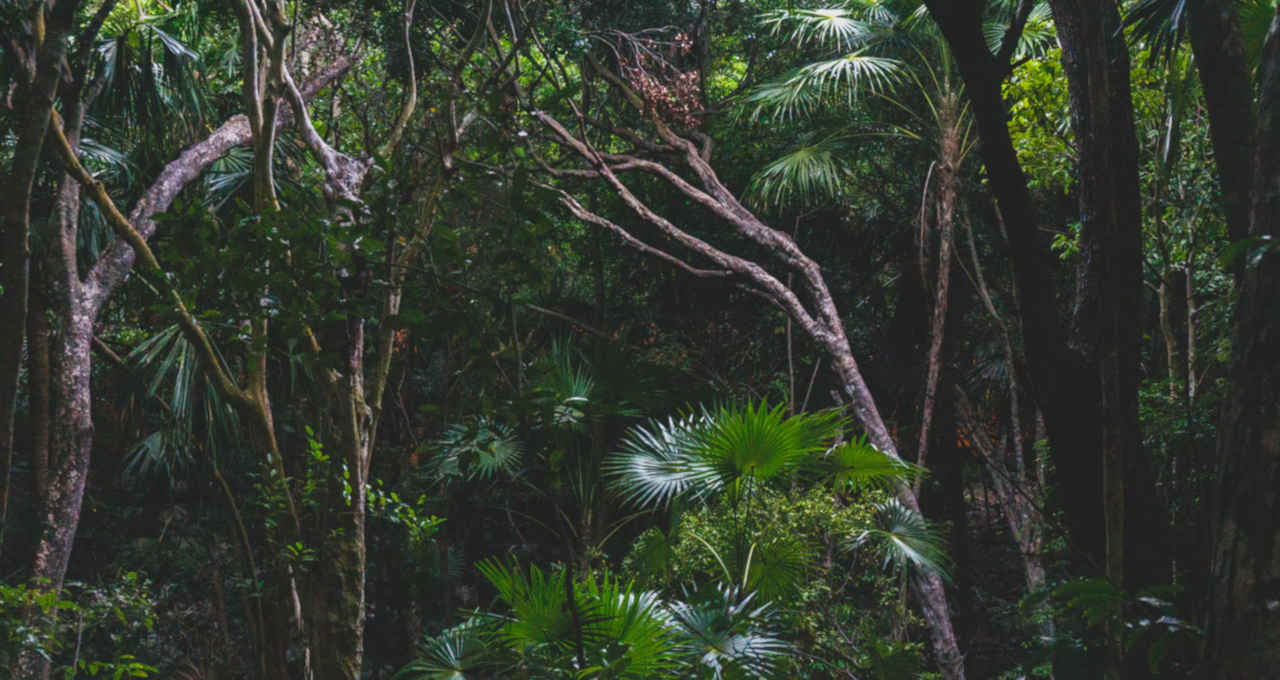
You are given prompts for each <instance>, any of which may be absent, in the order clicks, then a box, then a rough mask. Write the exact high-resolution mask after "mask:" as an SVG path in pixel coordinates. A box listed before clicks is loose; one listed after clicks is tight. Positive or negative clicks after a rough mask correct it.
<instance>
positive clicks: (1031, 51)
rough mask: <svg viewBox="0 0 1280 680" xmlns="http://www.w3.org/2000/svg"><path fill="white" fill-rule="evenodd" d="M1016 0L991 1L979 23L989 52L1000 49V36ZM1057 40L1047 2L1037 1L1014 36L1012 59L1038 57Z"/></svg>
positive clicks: (1015, 10)
mask: <svg viewBox="0 0 1280 680" xmlns="http://www.w3.org/2000/svg"><path fill="white" fill-rule="evenodd" d="M1017 7H1018V3H1017V2H1008V1H1006V2H999V3H993V5H992V7H991V11H990V12H989V14H988V16H987V20H986V21H985V22H983V24H982V33H983V36H984V37H986V40H987V49H989V50H991V53H992V54H996V53H998V52H999V51H1000V47H1001V44H1002V43H1003V42H1004V35H1005V32H1006V30H1007V29H1008V27H1009V22H1010V21H1012V20H1013V16H1014V13H1015V12H1017ZM1057 43H1058V35H1057V33H1056V32H1055V30H1054V27H1053V14H1052V12H1051V11H1050V9H1049V3H1047V2H1043V1H1041V2H1037V3H1036V4H1035V5H1034V6H1033V7H1032V8H1031V13H1030V14H1028V15H1027V23H1026V24H1024V25H1023V27H1022V33H1021V34H1020V35H1019V36H1018V44H1017V45H1015V46H1014V50H1013V58H1014V59H1025V58H1028V57H1035V56H1040V55H1042V54H1044V53H1045V52H1047V51H1048V50H1049V49H1050V48H1052V47H1053V46H1054V45H1056V44H1057Z"/></svg>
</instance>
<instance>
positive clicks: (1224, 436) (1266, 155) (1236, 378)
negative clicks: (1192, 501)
mask: <svg viewBox="0 0 1280 680" xmlns="http://www.w3.org/2000/svg"><path fill="white" fill-rule="evenodd" d="M1261 64H1262V66H1261V69H1260V81H1261V92H1260V97H1259V115H1258V127H1257V133H1256V136H1255V141H1256V149H1255V155H1254V161H1253V162H1254V165H1253V173H1252V174H1253V178H1254V184H1253V185H1252V186H1253V191H1252V198H1251V203H1250V209H1249V234H1248V235H1249V236H1250V237H1253V238H1259V239H1262V238H1270V239H1271V240H1270V241H1268V242H1266V246H1268V247H1269V248H1270V251H1269V252H1267V253H1266V254H1265V255H1263V256H1262V257H1261V258H1260V259H1258V260H1257V261H1256V262H1248V261H1246V262H1245V263H1243V264H1242V265H1241V268H1240V279H1239V280H1240V288H1239V296H1240V297H1239V303H1238V304H1237V307H1236V310H1235V319H1234V327H1233V329H1232V334H1233V338H1232V348H1233V349H1232V361H1231V367H1230V373H1229V375H1230V384H1231V391H1230V394H1229V395H1228V397H1227V400H1226V403H1225V405H1224V408H1223V413H1222V421H1221V426H1220V428H1219V436H1218V447H1217V475H1216V479H1217V484H1216V488H1215V490H1214V496H1213V497H1214V500H1213V506H1212V515H1211V518H1212V522H1213V527H1212V550H1213V553H1212V557H1211V581H1210V593H1209V599H1208V601H1209V602H1210V607H1209V613H1208V623H1207V630H1206V656H1205V664H1204V672H1205V674H1204V677H1206V678H1220V679H1223V680H1235V679H1241V680H1243V679H1244V678H1261V677H1267V676H1269V675H1272V674H1274V672H1275V669H1276V668H1277V667H1280V604H1277V602H1278V601H1280V492H1278V491H1277V490H1278V489H1280V362H1277V361H1276V357H1277V356H1280V252H1277V250H1276V245H1275V244H1276V240H1275V239H1276V238H1277V237H1280V8H1278V9H1277V11H1276V15H1275V18H1274V19H1273V20H1272V22H1271V29H1270V31H1269V32H1268V34H1267V39H1266V43H1265V45H1264V47H1263V52H1262V61H1261ZM1224 181H1225V177H1224ZM1224 188H1225V187H1224Z"/></svg>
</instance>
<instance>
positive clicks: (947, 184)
mask: <svg viewBox="0 0 1280 680" xmlns="http://www.w3.org/2000/svg"><path fill="white" fill-rule="evenodd" d="M958 105H959V101H958V96H956V95H954V94H950V93H947V94H944V95H943V96H942V102H941V103H940V104H939V106H938V118H939V123H938V125H939V128H940V129H941V132H942V139H941V143H940V151H939V156H938V162H937V164H936V167H935V171H936V173H937V176H938V179H937V182H938V204H937V226H938V280H937V283H936V284H935V285H936V288H935V290H934V299H933V319H932V322H931V323H930V327H929V338H930V341H929V358H928V364H927V369H926V371H927V376H926V378H925V384H924V404H923V408H922V410H921V414H920V439H919V443H918V445H917V448H916V464H917V465H920V466H921V467H926V465H927V459H928V455H929V436H930V434H931V429H932V425H933V416H934V410H935V409H936V406H937V401H938V380H939V378H940V376H941V374H942V345H943V338H944V336H945V333H946V327H947V303H948V298H949V295H950V291H951V251H952V245H953V244H952V242H953V240H954V239H953V234H954V231H955V210H956V197H957V186H956V185H957V183H958V182H959V171H960V168H959V165H960V160H961V156H960V151H961V149H960V130H959V129H958V125H959V120H958V117H959V115H958ZM920 483H921V480H920V479H917V480H916V482H915V485H914V488H913V491H914V493H916V494H917V495H918V494H919V493H920Z"/></svg>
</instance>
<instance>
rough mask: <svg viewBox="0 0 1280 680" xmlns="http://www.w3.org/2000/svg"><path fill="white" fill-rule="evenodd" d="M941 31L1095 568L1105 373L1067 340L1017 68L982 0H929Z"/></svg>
mask: <svg viewBox="0 0 1280 680" xmlns="http://www.w3.org/2000/svg"><path fill="white" fill-rule="evenodd" d="M927 4H928V6H929V11H930V14H931V15H932V16H933V17H934V19H935V20H936V21H937V23H938V25H939V27H940V28H941V30H942V33H943V35H944V37H945V38H946V40H947V44H948V45H949V47H950V48H951V53H952V55H953V56H955V58H956V66H957V68H958V69H959V71H960V74H961V77H962V78H963V80H964V84H965V92H966V93H967V94H968V96H969V100H970V103H971V104H972V112H973V117H974V121H975V123H976V126H977V129H978V134H979V136H980V138H981V144H982V145H981V151H982V159H983V164H984V166H985V167H986V171H987V177H988V179H989V182H990V186H991V190H992V193H993V195H994V196H995V198H996V202H997V204H998V214H999V216H1000V218H1001V220H1002V221H1003V223H1004V225H1005V227H1006V235H1007V237H1008V240H1009V255H1010V258H1011V264H1012V269H1013V275H1014V289H1015V293H1016V296H1017V299H1018V303H1019V304H1018V315H1019V320H1020V322H1021V324H1020V325H1021V330H1022V338H1023V344H1024V348H1025V355H1026V365H1027V369H1028V370H1027V375H1026V376H1025V377H1026V380H1027V383H1026V384H1027V388H1028V390H1029V391H1030V393H1031V394H1032V395H1033V396H1034V397H1035V399H1036V401H1037V402H1038V403H1039V404H1041V406H1042V407H1043V409H1044V413H1045V419H1046V423H1047V426H1048V430H1049V437H1050V440H1051V442H1052V447H1051V448H1050V452H1051V454H1052V456H1053V459H1054V464H1055V467H1056V469H1057V473H1058V485H1057V489H1058V493H1057V497H1056V500H1057V502H1058V503H1059V504H1060V505H1061V506H1062V508H1063V510H1064V513H1063V521H1064V523H1065V524H1066V526H1067V529H1068V533H1069V536H1068V538H1069V540H1070V543H1071V545H1072V548H1073V552H1074V554H1075V555H1076V556H1077V559H1078V560H1079V561H1080V562H1081V563H1082V564H1084V565H1085V566H1086V567H1087V568H1088V569H1089V570H1090V571H1093V572H1095V573H1096V572H1099V571H1101V568H1102V565H1103V564H1104V563H1105V554H1106V547H1105V545H1106V544H1105V540H1104V531H1103V527H1104V517H1103V510H1104V502H1103V494H1102V476H1101V450H1102V445H1101V444H1102V441H1101V432H1100V428H1099V426H1098V425H1097V424H1098V423H1100V420H1101V412H1100V409H1099V404H1100V398H1099V395H1098V385H1097V372H1096V371H1095V370H1093V369H1091V368H1090V366H1089V364H1088V363H1087V362H1086V361H1085V357H1084V356H1082V355H1081V353H1080V352H1079V351H1077V349H1076V348H1072V347H1069V346H1068V345H1067V332H1066V328H1065V327H1064V324H1063V323H1062V320H1061V319H1060V317H1059V311H1058V310H1059V303H1058V299H1057V289H1058V287H1059V286H1058V283H1057V281H1055V279H1054V275H1053V273H1054V272H1055V271H1056V270H1057V269H1058V264H1057V263H1056V262H1054V261H1053V259H1052V258H1051V257H1050V251H1049V248H1048V242H1047V240H1046V239H1045V238H1044V236H1043V234H1042V233H1041V232H1040V230H1039V229H1038V226H1039V215H1038V213H1037V211H1036V209H1035V206H1034V204H1033V203H1032V200H1031V193H1030V191H1029V189H1028V185H1027V178H1026V175H1025V174H1024V173H1023V170H1022V165H1021V164H1020V163H1019V161H1018V157H1017V153H1016V152H1015V150H1014V148H1013V141H1012V138H1011V137H1010V135H1009V128H1008V124H1007V120H1008V115H1007V109H1006V107H1005V102H1004V97H1003V94H1002V92H1001V84H1002V82H1003V78H1004V75H1005V74H1006V73H1007V71H1008V64H1007V63H1000V62H999V61H998V60H997V59H996V58H995V57H993V55H992V54H991V52H990V51H989V50H988V48H987V42H986V39H985V37H984V34H983V30H982V29H983V23H982V22H983V3H980V2H974V1H972V0H968V1H959V0H946V1H944V0H928V1H927Z"/></svg>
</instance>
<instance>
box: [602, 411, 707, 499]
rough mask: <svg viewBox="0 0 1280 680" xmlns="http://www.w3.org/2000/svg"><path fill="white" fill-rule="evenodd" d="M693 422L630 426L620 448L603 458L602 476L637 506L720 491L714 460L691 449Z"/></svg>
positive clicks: (652, 422)
mask: <svg viewBox="0 0 1280 680" xmlns="http://www.w3.org/2000/svg"><path fill="white" fill-rule="evenodd" d="M697 426H698V425H697V419H696V418H694V417H693V416H684V417H683V418H680V419H674V418H668V419H667V421H666V422H665V423H664V422H662V421H658V420H651V421H649V423H648V424H647V425H637V426H635V427H633V428H631V429H630V430H629V431H628V432H627V435H626V437H624V438H623V440H622V448H621V450H620V451H618V452H617V453H615V454H613V455H611V456H609V457H608V458H606V459H605V462H604V466H603V467H604V472H605V475H606V476H609V477H613V478H614V483H613V486H614V488H615V489H616V490H617V491H618V492H619V493H620V494H621V495H622V497H623V499H624V500H626V501H628V502H630V503H632V504H634V505H638V506H641V507H650V508H653V507H665V506H666V505H668V504H670V503H671V501H673V500H675V499H676V498H680V497H686V496H687V497H691V498H700V497H703V496H706V495H709V494H712V493H715V492H716V491H719V490H720V489H721V488H722V486H723V484H722V480H721V479H720V476H719V474H718V473H717V470H716V468H715V465H714V463H713V462H712V461H708V460H705V459H702V458H700V457H698V456H697V455H696V454H695V453H694V451H695V443H694V431H695V429H696V428H697Z"/></svg>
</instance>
